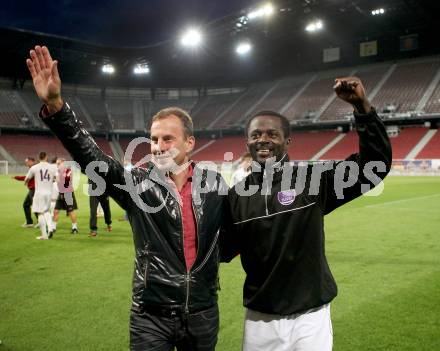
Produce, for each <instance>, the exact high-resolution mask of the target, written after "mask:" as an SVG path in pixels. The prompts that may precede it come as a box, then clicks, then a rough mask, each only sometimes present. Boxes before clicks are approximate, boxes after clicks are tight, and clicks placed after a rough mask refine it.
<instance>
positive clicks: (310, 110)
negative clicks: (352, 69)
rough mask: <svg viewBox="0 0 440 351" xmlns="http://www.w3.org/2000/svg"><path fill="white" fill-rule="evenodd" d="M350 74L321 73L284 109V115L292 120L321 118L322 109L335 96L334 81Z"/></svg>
mask: <svg viewBox="0 0 440 351" xmlns="http://www.w3.org/2000/svg"><path fill="white" fill-rule="evenodd" d="M348 73H349V72H348V71H347V70H344V71H340V70H338V71H326V72H322V73H320V74H319V75H318V76H317V77H316V78H315V79H314V80H313V81H312V82H311V83H310V84H309V85H308V86H307V87H306V88H305V89H304V90H303V91H302V92H301V94H300V95H299V96H298V97H297V98H296V99H295V100H294V101H292V102H291V104H290V105H289V106H286V107H285V108H284V111H283V113H284V115H285V116H286V117H287V118H289V119H290V120H299V119H314V118H316V117H319V116H318V115H317V114H318V112H319V110H320V109H321V107H322V106H323V105H324V103H325V102H327V101H328V100H329V99H330V98H332V97H333V96H334V92H333V89H332V87H333V85H334V79H335V78H336V77H341V76H346V75H347V74H348Z"/></svg>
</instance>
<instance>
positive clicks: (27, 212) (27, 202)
mask: <svg viewBox="0 0 440 351" xmlns="http://www.w3.org/2000/svg"><path fill="white" fill-rule="evenodd" d="M34 193H35V189H29V191H28V193H27V195H26V197H25V198H24V201H23V210H24V216H25V217H26V224H33V223H34V221H33V220H32V213H31V206H32V199H33V198H34Z"/></svg>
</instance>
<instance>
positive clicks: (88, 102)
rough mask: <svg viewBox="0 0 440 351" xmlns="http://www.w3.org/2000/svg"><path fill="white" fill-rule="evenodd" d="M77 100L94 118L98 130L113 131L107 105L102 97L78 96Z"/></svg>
mask: <svg viewBox="0 0 440 351" xmlns="http://www.w3.org/2000/svg"><path fill="white" fill-rule="evenodd" d="M77 98H78V101H80V102H81V103H82V105H83V106H84V108H85V109H86V110H87V111H88V113H89V114H90V116H93V121H94V122H95V126H96V130H100V131H108V130H112V129H113V126H112V124H111V122H110V120H109V118H108V114H107V107H106V103H105V101H104V100H103V99H102V98H101V97H96V96H78V97H77Z"/></svg>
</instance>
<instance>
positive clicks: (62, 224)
mask: <svg viewBox="0 0 440 351" xmlns="http://www.w3.org/2000/svg"><path fill="white" fill-rule="evenodd" d="M0 189H1V200H0V340H1V342H2V343H1V344H0V351H6V350H8V351H11V350H14V351H16V350H17V351H18V350H19V351H22V350H23V351H27V350H32V351H33V350H35V351H37V350H57V351H58V350H63V351H68V350H75V351H77V350H107V351H109V350H127V349H128V317H129V307H130V301H131V296H130V295H131V276H132V265H133V243H132V239H131V231H130V228H129V224H128V223H127V222H119V221H118V220H117V219H118V218H120V217H122V216H123V211H122V210H121V209H120V208H119V207H118V206H117V205H116V204H115V203H112V210H113V219H114V225H113V229H114V230H113V232H112V233H106V232H104V230H103V229H104V223H103V219H102V218H99V225H100V229H101V230H100V231H99V236H98V237H97V238H89V237H87V234H88V211H89V207H88V201H87V198H86V196H84V195H83V194H82V191H78V192H77V199H78V202H79V208H80V210H79V211H78V215H79V229H80V234H79V235H77V236H73V235H71V234H70V222H69V219H68V218H66V217H64V216H61V217H60V221H59V223H58V231H57V233H56V236H55V238H54V239H53V240H51V241H37V240H35V237H36V236H37V235H38V231H37V230H36V229H23V228H21V227H20V224H22V223H23V222H24V219H23V218H24V217H23V211H22V207H21V206H22V201H23V199H24V196H25V193H26V189H25V187H24V185H23V183H21V182H17V181H15V180H12V179H11V178H10V177H7V176H2V177H0ZM326 250H327V257H328V260H329V262H330V266H331V268H332V272H333V274H334V276H335V278H336V281H337V283H338V287H339V295H338V297H337V298H336V299H335V300H334V301H333V303H332V307H331V308H332V319H333V330H334V350H336V351H343V350H347V351H348V350H372V351H373V350H374V351H379V350H384V351H385V350H386V351H390V350H396V351H404V350H417V351H422V350H427V351H438V350H440V178H439V177H389V178H388V179H387V180H386V182H385V189H384V192H383V194H382V195H381V196H380V197H363V198H360V199H357V200H355V201H353V202H352V203H350V204H349V205H346V206H344V207H342V208H340V209H338V210H336V211H335V212H334V213H332V214H330V215H329V216H327V218H326ZM243 277H244V276H243V272H242V270H241V266H240V262H239V260H237V259H236V260H234V261H233V262H232V263H230V264H227V265H226V264H224V265H222V266H221V291H220V297H219V302H220V314H221V329H220V335H219V342H218V347H217V350H220V351H229V350H240V348H241V337H242V325H243V315H244V310H243V307H242V301H241V293H242V282H243ZM286 279H288V277H286Z"/></svg>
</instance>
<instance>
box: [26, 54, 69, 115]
mask: <svg viewBox="0 0 440 351" xmlns="http://www.w3.org/2000/svg"><path fill="white" fill-rule="evenodd" d="M26 64H27V66H28V68H29V72H30V74H31V76H32V81H33V83H34V88H35V91H36V93H37V95H38V97H39V98H40V100H41V101H42V102H43V103H44V104H45V105H46V106H47V110H48V112H49V113H50V114H52V113H55V112H57V111H59V110H60V109H61V108H62V106H63V100H62V99H61V79H60V75H59V74H58V68H57V65H58V62H57V61H56V60H55V61H54V60H52V57H51V56H50V53H49V50H48V49H47V47H45V46H43V47H41V46H39V45H37V46H36V47H35V49H34V50H31V51H30V58H28V59H27V60H26Z"/></svg>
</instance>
